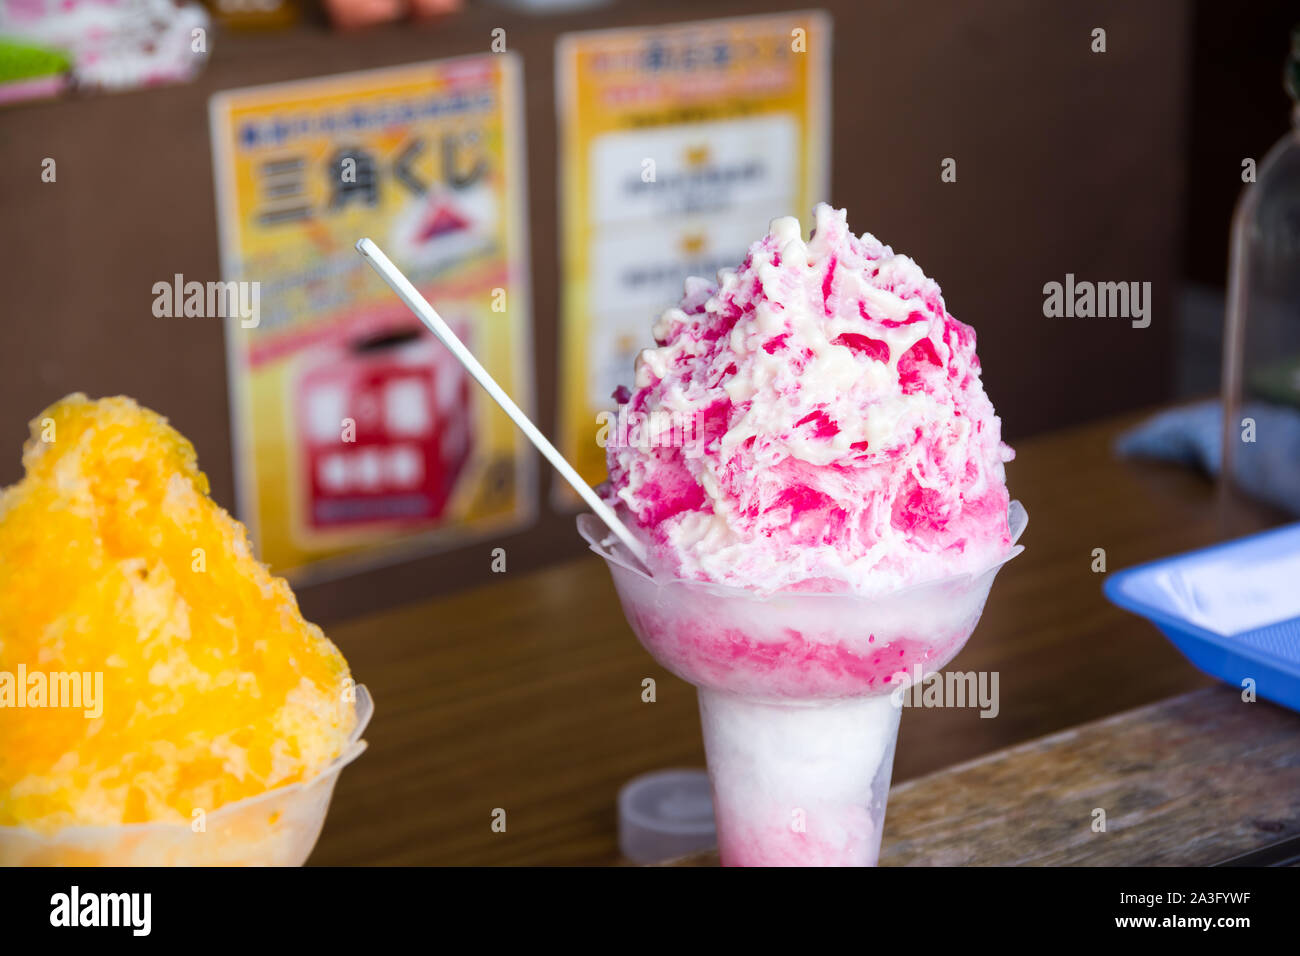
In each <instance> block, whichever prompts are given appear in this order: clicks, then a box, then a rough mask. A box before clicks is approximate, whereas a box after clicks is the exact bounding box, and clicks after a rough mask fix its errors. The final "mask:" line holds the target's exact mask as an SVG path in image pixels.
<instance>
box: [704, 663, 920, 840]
mask: <svg viewBox="0 0 1300 956" xmlns="http://www.w3.org/2000/svg"><path fill="white" fill-rule="evenodd" d="M699 697H700V722H701V724H702V726H703V730H704V748H705V752H706V754H707V756H708V763H709V780H710V782H711V783H712V786H713V811H714V817H715V819H716V821H717V828H718V852H719V855H720V857H721V860H722V865H723V866H875V865H876V860H877V858H878V856H879V855H880V835H881V830H882V829H883V825H884V822H885V803H886V801H887V799H888V797H889V779H890V775H891V772H892V770H893V764H894V744H895V742H896V740H897V738H898V720H899V714H900V710H899V708H898V707H896V706H895V705H894V703H893V701H892V700H891V698H890V695H888V694H884V695H877V696H871V697H862V698H856V699H851V700H843V701H828V702H822V703H793V702H792V703H770V702H763V701H757V700H750V699H747V698H743V697H737V696H733V695H730V694H726V693H723V692H720V691H715V690H708V689H706V688H703V687H702V688H700V689H699Z"/></svg>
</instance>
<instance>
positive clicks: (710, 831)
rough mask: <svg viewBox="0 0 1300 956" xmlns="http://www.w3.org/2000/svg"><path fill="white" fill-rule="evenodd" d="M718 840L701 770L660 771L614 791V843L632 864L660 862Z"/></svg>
mask: <svg viewBox="0 0 1300 956" xmlns="http://www.w3.org/2000/svg"><path fill="white" fill-rule="evenodd" d="M716 845H717V835H716V831H715V829H714V825H713V796H712V793H711V792H710V790H709V775H708V774H707V773H705V772H704V771H703V770H660V771H656V772H655V773H647V774H644V775H642V776H640V777H636V778H634V779H633V780H630V781H628V783H626V784H624V786H623V789H622V790H620V791H619V792H618V846H619V849H620V850H622V851H623V855H624V856H625V857H627V858H628V859H629V860H631V861H632V862H633V863H662V862H664V861H665V860H672V859H676V858H677V857H680V856H687V855H688V854H691V853H700V852H702V851H704V850H709V849H712V848H713V847H714V846H716Z"/></svg>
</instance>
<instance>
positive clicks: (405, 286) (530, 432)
mask: <svg viewBox="0 0 1300 956" xmlns="http://www.w3.org/2000/svg"><path fill="white" fill-rule="evenodd" d="M357 252H359V253H361V255H362V256H364V257H365V258H366V261H368V262H369V263H370V265H371V268H373V269H374V270H375V271H376V272H378V273H379V274H380V276H382V277H383V280H384V281H385V282H387V283H388V286H389V288H391V289H392V290H393V291H394V292H396V293H397V296H398V298H400V299H401V300H402V301H403V302H405V303H406V307H407V308H408V309H410V310H411V311H412V312H414V313H415V316H416V318H418V319H419V320H420V321H421V322H423V323H424V324H425V325H426V326H428V328H429V331H430V332H432V333H433V334H434V335H436V336H437V337H438V341H440V342H441V343H442V344H443V345H445V346H447V348H448V349H450V350H451V354H452V355H454V356H456V358H457V359H458V360H459V361H460V364H461V365H463V366H465V370H466V371H467V372H469V374H470V375H472V376H473V377H474V381H476V382H478V383H479V384H480V385H482V386H483V388H484V390H485V391H486V392H487V393H488V394H489V395H491V396H492V400H493V401H495V402H496V403H497V404H498V405H500V406H501V407H502V409H504V410H505V413H506V414H507V415H509V416H510V418H511V419H512V420H513V421H514V423H515V424H516V425H518V426H519V429H520V430H521V431H522V432H523V433H524V434H525V435H527V436H528V440H529V441H531V442H532V443H533V444H534V445H536V446H537V450H538V451H540V452H541V453H542V454H543V455H544V456H545V457H546V460H547V461H549V462H550V463H551V464H552V465H554V466H555V470H556V471H558V472H559V473H560V474H561V475H563V476H564V480H565V481H567V482H568V483H569V484H570V485H572V486H573V490H574V491H576V492H577V493H578V494H579V495H581V496H582V500H583V501H585V502H586V503H587V507H589V508H590V509H591V510H592V511H594V512H595V513H596V517H598V518H600V520H601V521H603V522H605V526H606V527H607V528H609V530H610V531H612V532H614V534H616V535H618V539H619V540H620V541H622V542H623V543H624V544H625V545H627V547H628V549H629V550H630V551H631V552H632V553H633V554H634V555H636V557H637V559H638V560H639V561H640V562H641V563H642V564H645V563H646V551H645V546H644V545H642V544H641V542H640V541H638V540H637V539H636V538H634V537H633V536H632V532H631V531H629V530H628V529H627V525H625V524H623V522H621V521H619V520H618V516H617V515H615V514H614V511H613V509H612V508H610V507H609V505H607V504H605V502H603V501H601V500H600V497H599V496H598V495H597V494H596V492H594V491H593V490H592V489H591V486H590V485H588V484H587V483H586V482H585V481H583V480H582V476H581V475H579V474H578V473H577V472H576V471H574V469H573V466H572V465H570V464H569V463H568V462H567V461H565V460H564V456H563V455H561V454H560V453H559V451H557V450H556V448H555V446H554V445H552V444H551V443H550V442H549V441H547V439H546V436H545V435H543V434H542V433H541V432H540V431H538V430H537V426H536V425H534V424H533V423H532V421H530V420H529V418H528V416H527V415H525V414H524V413H523V411H522V410H521V409H520V408H519V406H518V405H516V404H515V403H514V400H513V399H511V397H510V396H509V395H507V394H506V393H505V391H504V390H503V389H502V388H501V386H500V385H498V384H497V383H496V380H495V379H494V378H493V377H492V376H491V375H489V374H488V371H487V369H485V368H484V367H483V366H482V365H480V364H479V361H478V359H476V358H475V357H474V354H473V353H472V352H471V351H470V350H469V349H467V348H465V346H464V344H463V343H462V342H461V340H460V339H458V338H456V333H455V332H453V331H452V330H451V328H450V327H449V326H448V325H447V323H446V322H444V321H443V320H442V316H440V315H439V314H438V313H437V312H435V311H434V308H433V306H431V305H430V304H429V302H428V300H427V299H425V297H424V296H422V295H420V292H419V290H418V289H416V288H415V286H413V285H412V284H411V280H409V279H408V278H406V276H404V275H403V274H402V271H401V270H400V269H398V268H397V266H395V265H393V262H392V260H391V259H389V258H388V256H386V255H384V252H383V250H382V249H380V248H379V247H378V246H377V245H375V244H374V243H373V242H371V241H370V240H369V239H360V240H358V241H357Z"/></svg>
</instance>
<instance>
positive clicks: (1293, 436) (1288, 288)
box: [1221, 27, 1300, 531]
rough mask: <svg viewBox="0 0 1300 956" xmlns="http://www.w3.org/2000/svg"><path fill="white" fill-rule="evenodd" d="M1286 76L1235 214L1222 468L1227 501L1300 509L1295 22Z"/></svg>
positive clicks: (1299, 134)
mask: <svg viewBox="0 0 1300 956" xmlns="http://www.w3.org/2000/svg"><path fill="white" fill-rule="evenodd" d="M1285 83H1286V88H1287V92H1288V93H1290V95H1291V99H1292V111H1291V121H1292V128H1291V130H1290V132H1288V133H1287V134H1286V135H1285V136H1283V137H1282V139H1281V140H1279V141H1278V142H1277V144H1276V145H1275V146H1274V147H1273V148H1272V149H1271V150H1269V152H1268V154H1267V155H1266V156H1265V157H1264V159H1263V161H1262V162H1261V163H1260V164H1259V168H1258V170H1257V171H1256V178H1255V182H1253V183H1252V182H1250V181H1249V179H1248V180H1247V182H1248V185H1247V186H1246V188H1245V191H1244V192H1243V193H1242V196H1241V199H1240V200H1239V201H1238V203H1237V209H1236V212H1235V213H1234V215H1233V223H1232V244H1231V249H1230V253H1229V275H1228V303H1227V304H1228V308H1227V319H1226V325H1225V329H1224V354H1223V406H1224V415H1223V445H1222V452H1223V462H1222V470H1221V475H1222V476H1223V481H1222V488H1223V490H1224V497H1225V499H1232V498H1233V496H1234V492H1238V491H1240V492H1245V493H1246V494H1248V495H1249V496H1250V497H1252V498H1255V499H1257V500H1262V501H1264V502H1266V503H1267V504H1269V505H1271V506H1273V507H1275V508H1279V509H1282V510H1283V511H1284V512H1289V513H1290V514H1292V515H1300V27H1297V28H1296V29H1295V30H1294V31H1293V32H1292V34H1291V53H1290V57H1289V59H1288V62H1287V66H1286V71H1285ZM1227 513H1228V512H1227V511H1226V510H1225V515H1226V514H1227ZM1227 530H1229V531H1231V530H1233V529H1232V528H1228V529H1227Z"/></svg>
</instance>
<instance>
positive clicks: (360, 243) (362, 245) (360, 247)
mask: <svg viewBox="0 0 1300 956" xmlns="http://www.w3.org/2000/svg"><path fill="white" fill-rule="evenodd" d="M373 248H375V244H374V243H373V242H371V241H370V237H369V236H363V237H362V238H360V239H358V240H357V245H356V249H357V252H359V253H361V254H362V255H363V256H365V257H366V258H367V259H369V258H370V250H371V249H373Z"/></svg>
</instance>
